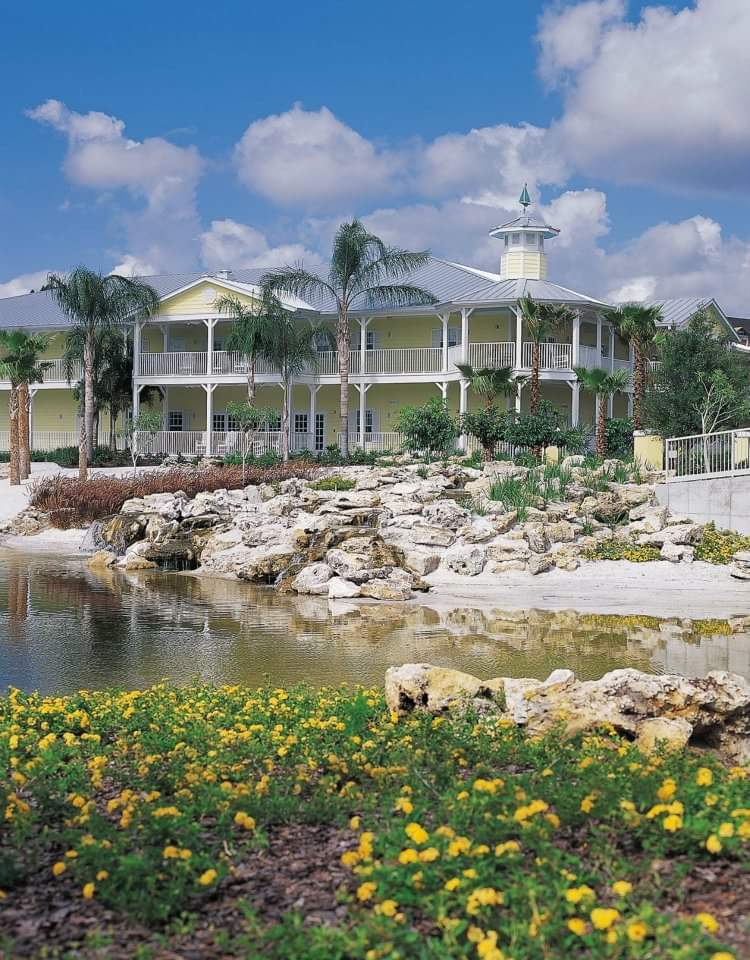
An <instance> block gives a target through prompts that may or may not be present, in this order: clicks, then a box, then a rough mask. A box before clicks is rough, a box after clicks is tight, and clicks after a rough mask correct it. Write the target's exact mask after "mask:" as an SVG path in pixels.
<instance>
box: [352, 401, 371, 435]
mask: <svg viewBox="0 0 750 960" xmlns="http://www.w3.org/2000/svg"><path fill="white" fill-rule="evenodd" d="M355 422H356V426H357V433H359V432H360V430H359V407H357V412H356V416H355ZM375 423H376V416H375V411H374V410H365V433H374V432H375Z"/></svg>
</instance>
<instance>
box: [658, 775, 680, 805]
mask: <svg viewBox="0 0 750 960" xmlns="http://www.w3.org/2000/svg"><path fill="white" fill-rule="evenodd" d="M675 793H677V784H676V783H675V782H674V780H672V778H671V777H670V778H669V779H668V780H665V781H664V783H663V784H662V785H661V786H660V787H659V789H658V790H657V791H656V796H657V797H658V798H659V799H660V800H662V801H664V803H666V802H667V801H668V800H671V799H672V797H673V796H674V795H675Z"/></svg>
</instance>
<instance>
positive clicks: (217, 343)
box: [214, 339, 224, 350]
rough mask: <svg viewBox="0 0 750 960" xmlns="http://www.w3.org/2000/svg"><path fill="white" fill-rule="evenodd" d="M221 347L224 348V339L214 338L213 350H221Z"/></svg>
mask: <svg viewBox="0 0 750 960" xmlns="http://www.w3.org/2000/svg"><path fill="white" fill-rule="evenodd" d="M223 349H224V341H223V340H216V339H214V350H223Z"/></svg>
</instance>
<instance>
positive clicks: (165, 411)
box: [161, 387, 169, 431]
mask: <svg viewBox="0 0 750 960" xmlns="http://www.w3.org/2000/svg"><path fill="white" fill-rule="evenodd" d="M161 389H162V394H161V397H162V399H161V428H162V430H164V431H166V430H167V429H168V427H169V422H168V421H169V387H162V388H161Z"/></svg>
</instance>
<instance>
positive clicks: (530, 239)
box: [526, 233, 536, 247]
mask: <svg viewBox="0 0 750 960" xmlns="http://www.w3.org/2000/svg"><path fill="white" fill-rule="evenodd" d="M526 240H527V242H528V244H529V246H530V247H535V246H536V234H535V233H527V234H526Z"/></svg>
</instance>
